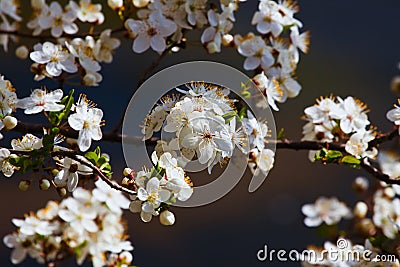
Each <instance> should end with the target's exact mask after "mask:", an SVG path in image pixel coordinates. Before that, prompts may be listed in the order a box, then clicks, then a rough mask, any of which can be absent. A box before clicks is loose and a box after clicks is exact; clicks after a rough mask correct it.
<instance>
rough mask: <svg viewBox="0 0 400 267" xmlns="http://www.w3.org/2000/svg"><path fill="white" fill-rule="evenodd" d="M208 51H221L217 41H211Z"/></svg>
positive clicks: (212, 52) (211, 52)
mask: <svg viewBox="0 0 400 267" xmlns="http://www.w3.org/2000/svg"><path fill="white" fill-rule="evenodd" d="M207 51H208V53H210V54H214V53H217V52H219V51H220V50H219V48H218V46H217V45H216V44H215V42H209V43H208V44H207Z"/></svg>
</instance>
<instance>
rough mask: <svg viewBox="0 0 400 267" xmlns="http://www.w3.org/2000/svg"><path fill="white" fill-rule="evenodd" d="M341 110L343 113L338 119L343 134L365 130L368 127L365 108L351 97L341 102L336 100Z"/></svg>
mask: <svg viewBox="0 0 400 267" xmlns="http://www.w3.org/2000/svg"><path fill="white" fill-rule="evenodd" d="M338 100H339V102H340V106H341V109H342V110H343V111H344V112H343V113H342V117H341V118H340V119H341V120H340V128H341V129H342V131H343V132H344V133H351V132H356V131H358V130H360V129H365V127H366V126H367V125H369V120H368V116H367V114H366V111H365V110H366V108H367V106H366V105H365V104H363V103H362V102H360V101H358V100H356V99H354V98H353V97H351V96H348V97H346V99H344V100H342V99H341V98H338Z"/></svg>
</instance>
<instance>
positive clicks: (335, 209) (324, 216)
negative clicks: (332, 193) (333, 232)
mask: <svg viewBox="0 0 400 267" xmlns="http://www.w3.org/2000/svg"><path fill="white" fill-rule="evenodd" d="M301 211H302V212H303V214H304V215H306V216H307V217H306V218H305V219H304V224H305V225H306V226H308V227H316V226H319V225H320V224H321V223H323V222H324V223H326V224H327V225H333V224H337V223H338V222H339V221H340V220H341V219H342V218H350V217H351V214H352V213H351V210H350V209H349V208H348V207H347V206H346V204H344V203H343V202H340V201H339V200H338V199H337V198H335V197H333V198H325V197H319V198H318V199H317V200H316V201H315V203H314V204H306V205H304V206H303V207H302V209H301Z"/></svg>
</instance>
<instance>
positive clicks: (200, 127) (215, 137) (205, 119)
mask: <svg viewBox="0 0 400 267" xmlns="http://www.w3.org/2000/svg"><path fill="white" fill-rule="evenodd" d="M192 115H193V116H192V118H191V124H192V125H193V133H192V134H188V135H186V136H185V137H184V138H183V140H182V145H183V146H184V147H187V148H192V149H196V152H197V155H198V157H199V162H200V163H201V164H205V163H208V164H211V163H212V162H213V160H214V158H215V156H216V152H217V150H220V151H226V152H227V153H230V151H231V150H233V146H232V143H231V142H230V140H229V139H226V138H223V136H229V129H228V127H227V126H225V121H224V119H223V118H222V117H221V116H216V115H214V114H211V113H203V112H197V111H194V112H193V113H192ZM224 132H225V134H224Z"/></svg>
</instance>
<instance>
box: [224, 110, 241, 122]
mask: <svg viewBox="0 0 400 267" xmlns="http://www.w3.org/2000/svg"><path fill="white" fill-rule="evenodd" d="M236 115H237V114H236V111H230V112H228V113H226V114H224V115H222V118H224V120H225V123H229V122H230V121H231V120H232V119H233V118H234V117H236Z"/></svg>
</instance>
